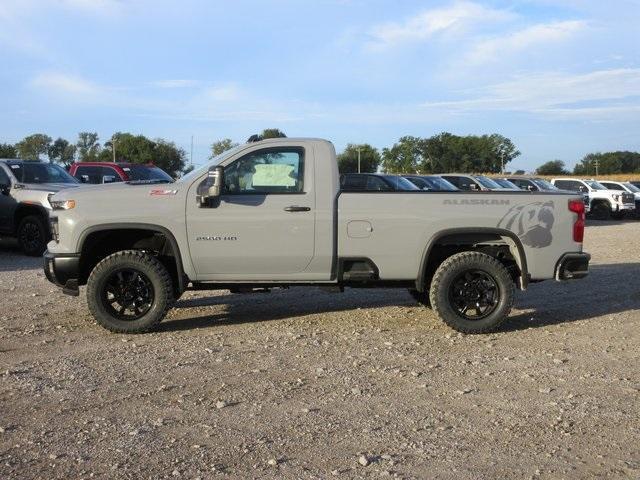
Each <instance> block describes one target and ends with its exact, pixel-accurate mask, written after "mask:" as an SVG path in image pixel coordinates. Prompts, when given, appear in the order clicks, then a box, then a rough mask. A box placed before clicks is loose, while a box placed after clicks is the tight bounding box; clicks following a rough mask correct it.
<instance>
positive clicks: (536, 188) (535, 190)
mask: <svg viewBox="0 0 640 480" xmlns="http://www.w3.org/2000/svg"><path fill="white" fill-rule="evenodd" d="M527 190H529V191H530V192H537V191H538V187H536V186H535V185H527Z"/></svg>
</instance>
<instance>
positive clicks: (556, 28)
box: [467, 20, 587, 64]
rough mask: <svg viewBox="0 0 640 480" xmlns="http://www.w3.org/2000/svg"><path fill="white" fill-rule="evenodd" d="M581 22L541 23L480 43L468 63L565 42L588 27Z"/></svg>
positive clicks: (483, 61)
mask: <svg viewBox="0 0 640 480" xmlns="http://www.w3.org/2000/svg"><path fill="white" fill-rule="evenodd" d="M586 25H587V24H586V22H584V21H581V20H567V21H561V22H551V23H541V24H537V25H532V26H529V27H527V28H525V29H523V30H520V31H518V32H513V33H509V34H506V35H502V36H497V37H493V38H489V39H486V40H482V41H480V42H478V43H477V44H476V45H475V46H474V47H473V48H472V50H471V52H470V53H469V55H468V56H467V61H469V62H471V63H474V64H480V63H485V62H489V61H498V60H501V59H503V58H504V57H503V55H504V54H511V53H514V52H519V51H522V50H526V49H528V48H530V47H532V46H537V45H549V44H554V43H558V42H560V41H563V40H565V39H567V38H569V37H571V36H573V35H574V34H575V33H577V32H579V31H581V30H583V29H584V28H585V27H586Z"/></svg>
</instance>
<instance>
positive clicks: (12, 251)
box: [0, 239, 42, 272]
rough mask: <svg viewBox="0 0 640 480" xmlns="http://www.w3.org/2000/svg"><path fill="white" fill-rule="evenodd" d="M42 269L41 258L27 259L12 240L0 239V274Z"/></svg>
mask: <svg viewBox="0 0 640 480" xmlns="http://www.w3.org/2000/svg"><path fill="white" fill-rule="evenodd" d="M38 268H42V257H28V256H27V255H25V254H23V253H22V251H21V250H20V248H18V244H17V242H16V241H15V240H12V239H0V272H15V271H19V270H33V269H38Z"/></svg>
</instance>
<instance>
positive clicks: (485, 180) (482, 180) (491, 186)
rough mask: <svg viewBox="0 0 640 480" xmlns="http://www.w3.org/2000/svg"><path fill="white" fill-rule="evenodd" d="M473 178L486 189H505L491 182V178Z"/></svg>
mask: <svg viewBox="0 0 640 480" xmlns="http://www.w3.org/2000/svg"><path fill="white" fill-rule="evenodd" d="M473 178H475V179H476V180H477V181H478V182H479V183H480V185H482V186H483V187H485V188H489V189H497V190H502V189H504V187H501V186H500V185H499V184H497V183H496V182H494V181H493V180H491V179H490V178H489V177H485V176H483V175H477V176H475V177H473Z"/></svg>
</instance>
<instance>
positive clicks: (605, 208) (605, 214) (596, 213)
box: [590, 202, 611, 220]
mask: <svg viewBox="0 0 640 480" xmlns="http://www.w3.org/2000/svg"><path fill="white" fill-rule="evenodd" d="M590 213H591V217H593V219H594V220H609V218H611V207H610V206H609V204H607V203H605V202H598V203H596V204H594V205H593V207H591V212H590Z"/></svg>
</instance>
